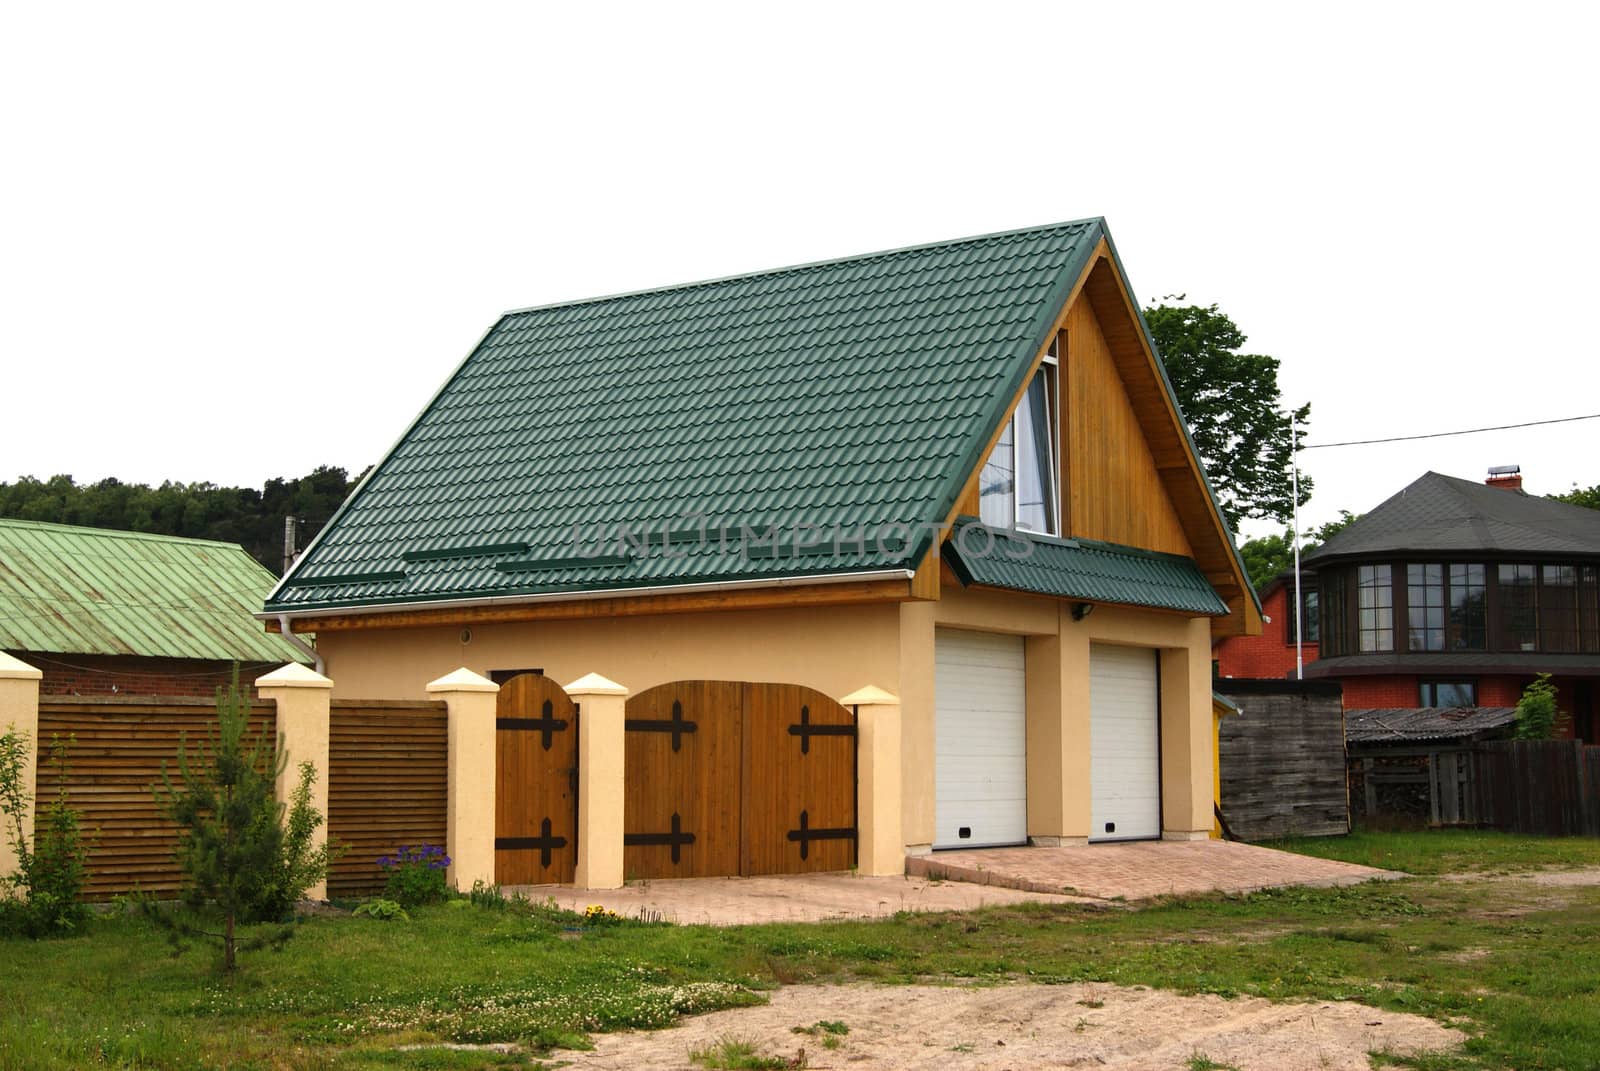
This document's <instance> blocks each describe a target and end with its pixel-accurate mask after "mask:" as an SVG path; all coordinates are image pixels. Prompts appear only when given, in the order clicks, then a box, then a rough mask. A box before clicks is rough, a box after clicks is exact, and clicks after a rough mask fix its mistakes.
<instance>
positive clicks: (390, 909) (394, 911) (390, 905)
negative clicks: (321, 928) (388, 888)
mask: <svg viewBox="0 0 1600 1071" xmlns="http://www.w3.org/2000/svg"><path fill="white" fill-rule="evenodd" d="M350 914H352V915H364V916H365V917H367V918H369V919H377V920H378V921H379V922H396V921H399V922H410V921H411V916H410V915H408V914H406V909H405V908H403V907H401V906H400V905H399V904H397V903H395V902H394V901H393V900H385V899H383V898H382V897H381V896H380V897H378V898H377V899H375V900H368V901H367V902H366V903H364V904H362V905H361V906H359V907H357V908H356V909H355V910H354V911H352V912H350Z"/></svg>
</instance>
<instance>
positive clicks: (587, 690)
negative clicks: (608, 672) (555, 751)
mask: <svg viewBox="0 0 1600 1071" xmlns="http://www.w3.org/2000/svg"><path fill="white" fill-rule="evenodd" d="M566 692H567V695H568V696H570V697H571V698H572V701H573V702H574V703H577V704H578V865H577V873H576V876H575V878H574V883H575V884H576V885H577V886H578V888H580V889H620V888H621V887H622V877H623V871H622V794H623V780H624V771H625V770H626V764H625V761H624V760H625V754H626V746H627V744H626V737H625V736H624V731H625V717H626V710H627V706H628V689H627V688H625V687H623V686H622V685H620V684H618V683H616V682H615V681H609V680H606V679H605V678H604V677H602V676H600V674H598V673H591V674H589V675H588V676H586V677H583V678H581V679H580V680H575V681H573V682H572V683H571V684H569V685H567V687H566Z"/></svg>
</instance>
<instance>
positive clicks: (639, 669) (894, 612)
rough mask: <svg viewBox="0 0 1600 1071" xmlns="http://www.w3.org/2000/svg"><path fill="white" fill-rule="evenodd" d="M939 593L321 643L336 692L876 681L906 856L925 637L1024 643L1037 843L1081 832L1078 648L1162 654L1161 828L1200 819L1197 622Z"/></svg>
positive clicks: (1201, 681) (1201, 716) (924, 727)
mask: <svg viewBox="0 0 1600 1071" xmlns="http://www.w3.org/2000/svg"><path fill="white" fill-rule="evenodd" d="M1071 610H1072V605H1071V604H1070V603H1065V602H1059V601H1057V600H1053V599H1048V598H1041V597H1037V596H1029V595H1021V594H1012V593H1003V592H994V591H976V590H962V589H960V588H951V587H946V588H945V590H944V591H943V593H942V598H940V599H939V600H937V601H930V602H921V601H917V602H906V603H900V604H882V605H865V606H844V607H825V608H798V607H797V608H793V609H781V610H779V609H774V610H751V611H726V612H720V613H698V614H670V615H660V616H640V617H620V618H603V619H593V620H568V621H548V622H521V623H511V624H490V625H475V626H473V627H472V629H471V635H470V638H469V639H466V640H465V641H464V640H463V630H462V629H461V628H459V627H451V628H427V629H394V630H384V631H349V632H327V633H324V634H323V635H322V636H321V637H320V638H319V642H318V646H319V649H320V650H321V652H322V654H323V656H324V657H325V658H326V659H327V666H328V675H329V676H330V677H332V678H333V680H334V683H335V693H334V694H335V696H336V697H341V698H342V697H348V698H359V699H368V698H395V699H412V698H417V697H418V696H420V695H422V694H423V690H424V687H425V685H426V683H427V682H428V681H430V680H432V679H433V678H435V677H439V676H441V675H443V674H445V673H448V672H450V671H451V670H454V669H455V668H457V667H459V666H465V667H468V668H470V669H472V670H473V671H475V672H477V673H481V674H484V675H486V676H487V675H488V674H489V673H490V672H491V671H494V670H514V669H535V668H536V669H542V670H543V671H544V672H545V674H546V675H547V676H550V677H552V678H554V679H556V680H559V681H570V680H575V679H577V678H579V677H582V676H584V675H585V674H589V673H599V674H601V675H603V676H605V677H608V678H610V679H611V680H614V681H622V682H625V683H626V685H627V687H628V690H629V691H630V693H634V694H637V693H639V692H642V691H644V690H645V689H647V688H651V687H654V686H655V685H658V684H663V683H666V682H668V681H673V680H696V679H711V680H749V681H773V682H781V683H790V684H804V685H808V686H810V687H813V688H816V689H818V690H820V691H822V692H824V693H826V694H829V695H832V696H835V697H838V698H843V697H844V696H846V695H847V694H849V693H851V692H854V691H856V690H857V689H859V688H862V687H866V686H872V687H876V688H881V689H883V690H885V691H887V692H889V693H891V694H893V695H896V696H898V697H899V699H900V735H901V752H900V772H901V778H900V780H901V786H900V794H899V797H900V808H901V813H900V815H899V816H898V819H899V821H898V824H899V826H900V828H901V830H902V836H903V839H904V842H905V845H906V850H907V851H908V852H911V853H920V852H925V851H927V850H928V848H929V845H931V843H932V841H933V836H934V805H935V798H936V795H935V785H934V765H935V763H934V758H935V754H936V747H937V740H936V739H935V731H934V726H935V721H934V708H935V695H934V632H935V629H936V628H940V627H951V628H969V629H978V630H982V631H996V632H1005V633H1010V634H1013V635H1019V636H1023V637H1025V640H1026V643H1025V650H1026V656H1027V674H1028V681H1027V719H1028V721H1027V729H1028V760H1027V777H1028V803H1027V814H1028V833H1029V835H1030V837H1032V838H1034V839H1035V840H1036V841H1037V842H1040V843H1061V842H1072V841H1081V840H1083V839H1085V838H1087V836H1088V835H1089V821H1090V763H1089V646H1090V644H1091V643H1119V644H1130V645H1134V646H1141V647H1148V648H1152V649H1156V650H1159V651H1160V652H1161V680H1162V686H1161V708H1162V714H1161V759H1162V825H1163V829H1164V833H1165V835H1168V836H1175V837H1187V836H1192V835H1196V834H1198V835H1201V836H1203V835H1205V832H1206V831H1207V830H1209V829H1210V827H1211V786H1212V783H1213V770H1212V749H1211V743H1210V741H1211V688H1210V661H1209V660H1210V650H1211V644H1210V631H1209V625H1208V622H1207V621H1206V619H1204V618H1185V617H1181V616H1178V615H1174V614H1163V613H1156V612H1151V611H1140V610H1131V609H1123V608H1118V607H1112V606H1098V607H1096V608H1095V610H1094V612H1093V613H1092V614H1090V615H1089V616H1088V617H1087V618H1085V619H1084V620H1082V621H1074V620H1073V619H1072V613H1071Z"/></svg>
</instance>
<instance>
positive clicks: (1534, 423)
mask: <svg viewBox="0 0 1600 1071" xmlns="http://www.w3.org/2000/svg"><path fill="white" fill-rule="evenodd" d="M1596 419H1600V413H1589V414H1588V415H1586V416H1569V417H1557V418H1556V419H1554V420H1530V421H1528V422H1527V423H1525V424H1497V425H1496V426H1494V427H1492V428H1467V429H1466V430H1464V431H1435V432H1431V433H1430V434H1427V435H1395V436H1392V437H1391V438H1388V439H1352V440H1351V441H1349V442H1343V443H1313V444H1311V445H1308V446H1302V447H1301V448H1300V449H1302V450H1327V449H1329V448H1330V447H1334V446H1371V445H1373V444H1374V443H1403V442H1409V441H1410V440H1412V439H1444V438H1448V437H1450V436H1451V435H1477V434H1478V433H1480V432H1485V431H1510V430H1511V429H1513V428H1536V427H1539V426H1540V425H1542V424H1570V423H1572V422H1573V421H1575V420H1596Z"/></svg>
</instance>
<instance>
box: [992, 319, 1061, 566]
mask: <svg viewBox="0 0 1600 1071" xmlns="http://www.w3.org/2000/svg"><path fill="white" fill-rule="evenodd" d="M1058 346H1059V342H1057V343H1053V344H1051V346H1050V351H1049V352H1048V353H1047V354H1045V357H1044V363H1043V364H1041V365H1040V366H1039V370H1038V371H1037V372H1035V373H1034V376H1033V380H1032V382H1030V383H1029V384H1028V389H1027V390H1026V391H1025V392H1023V395H1022V400H1021V401H1020V402H1018V403H1017V411H1016V412H1015V413H1014V414H1013V415H1012V417H1011V419H1010V420H1008V421H1007V422H1006V425H1005V427H1004V428H1002V429H1001V430H1000V439H999V441H997V442H996V443H995V444H994V452H993V453H992V454H990V455H989V460H988V461H987V462H986V463H985V464H984V466H983V472H982V473H981V474H980V475H979V476H978V511H979V514H980V515H981V517H982V519H983V523H984V524H987V525H989V526H991V527H994V528H1022V529H1026V530H1027V531H1030V532H1040V533H1042V534H1044V535H1057V534H1058V533H1059V531H1060V517H1061V498H1060V490H1059V488H1058V487H1057V486H1056V484H1057V479H1056V474H1057V473H1058V472H1059V471H1060V468H1059V465H1058V462H1057V459H1058V458H1059V457H1060V449H1059V446H1058V442H1057V433H1056V429H1057V427H1058V426H1059V424H1060V421H1059V420H1058V419H1057V413H1056V408H1057V399H1058V397H1059V396H1058V393H1057V388H1056V379H1057V367H1058V361H1059V358H1058V356H1057V347H1058Z"/></svg>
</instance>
